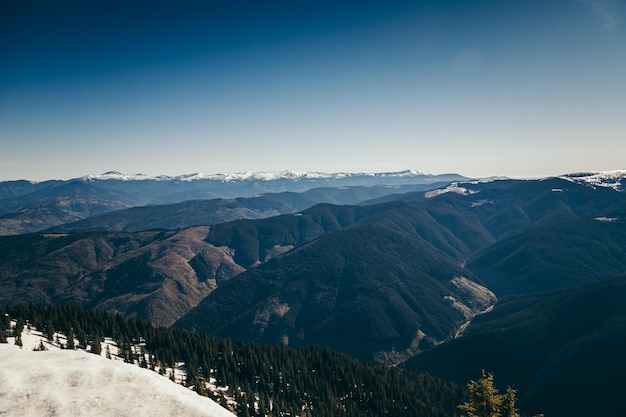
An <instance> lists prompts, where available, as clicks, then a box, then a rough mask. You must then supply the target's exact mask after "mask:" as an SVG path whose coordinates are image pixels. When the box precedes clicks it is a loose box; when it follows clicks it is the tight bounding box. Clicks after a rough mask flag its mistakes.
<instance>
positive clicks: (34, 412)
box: [0, 322, 233, 417]
mask: <svg viewBox="0 0 626 417" xmlns="http://www.w3.org/2000/svg"><path fill="white" fill-rule="evenodd" d="M14 324H15V323H14V322H12V325H14ZM21 339H22V345H23V346H22V348H20V347H19V346H16V345H15V338H14V337H9V338H8V342H9V343H0V416H20V417H21V416H24V417H30V416H32V417H35V416H37V417H39V416H72V417H73V416H98V417H102V416H120V417H123V416H133V417H135V416H150V417H160V416H163V417H165V416H178V415H184V416H199V417H200V416H203V417H233V414H232V413H231V412H230V411H228V410H226V409H225V408H223V407H221V406H220V405H218V404H217V403H216V402H215V401H213V400H211V399H210V398H207V397H202V396H200V395H198V394H196V393H195V392H193V391H191V390H190V389H188V388H186V387H184V386H182V385H180V384H177V383H174V382H172V381H171V380H170V379H169V378H167V377H165V376H161V375H159V374H158V373H156V372H154V371H151V370H148V369H144V368H140V367H139V366H137V365H136V364H129V363H125V362H123V361H122V360H121V358H119V357H117V353H118V349H117V346H115V343H114V342H113V341H112V340H111V339H109V338H106V339H105V341H104V342H103V343H102V353H101V355H95V354H93V353H88V352H86V351H84V350H80V349H78V350H71V349H70V350H64V349H60V348H59V347H58V346H56V345H55V343H50V342H48V341H47V340H46V338H45V337H44V336H43V334H42V333H41V332H40V331H38V330H36V329H29V328H25V329H24V331H23V332H22V336H21ZM55 339H58V340H59V341H60V343H62V344H65V343H66V342H67V340H66V338H65V336H64V335H62V334H56V336H55ZM76 342H77V341H76ZM40 345H43V347H44V348H45V349H46V350H43V351H38V350H36V349H38V348H39V346H40ZM107 350H108V353H109V355H110V356H111V357H112V359H107V358H106V356H107ZM171 371H172V370H170V369H168V370H167V374H170V372H171ZM176 373H177V375H176V379H177V380H180V381H182V380H184V377H185V375H184V369H181V370H177V372H176Z"/></svg>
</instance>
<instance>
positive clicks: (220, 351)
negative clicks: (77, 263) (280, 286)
mask: <svg viewBox="0 0 626 417" xmlns="http://www.w3.org/2000/svg"><path fill="white" fill-rule="evenodd" d="M0 318H1V320H0V342H3V341H4V342H6V337H7V335H13V334H14V333H15V332H17V330H21V328H23V326H25V325H29V326H32V327H34V328H37V329H40V330H41V331H42V332H43V333H44V335H46V337H48V338H50V339H52V338H53V337H54V336H53V335H54V334H55V333H62V334H64V335H66V336H67V337H68V339H67V340H68V342H67V345H66V346H65V347H66V348H69V349H71V348H83V349H89V350H90V351H92V352H93V353H97V354H100V350H99V349H100V342H101V341H102V340H103V339H104V337H110V338H112V339H113V340H114V341H115V342H116V344H117V346H118V348H119V353H118V354H119V356H121V357H122V358H124V360H125V361H127V362H129V363H137V364H139V365H140V366H143V367H146V368H150V369H152V370H153V371H155V372H158V371H159V370H161V372H163V371H162V370H163V369H167V368H174V367H175V366H176V365H177V364H180V363H181V362H184V364H185V367H186V371H187V372H186V380H185V381H182V383H184V384H185V385H186V386H188V387H189V388H190V389H194V390H195V391H196V392H198V394H200V395H205V396H209V397H212V398H213V399H214V400H216V401H218V402H220V403H221V404H222V405H224V406H227V405H228V404H227V397H229V398H234V399H235V401H236V403H237V406H236V407H237V409H236V410H233V411H236V413H237V415H238V416H257V415H267V416H312V415H314V416H320V417H325V416H346V417H350V416H355V417H356V416H358V417H367V416H372V417H378V416H424V417H429V416H433V417H436V416H450V415H454V414H455V412H456V405H457V404H459V403H460V402H462V401H463V399H464V398H465V395H466V390H465V388H464V387H462V386H459V385H455V384H452V383H448V382H444V381H442V380H439V379H437V378H434V377H432V376H429V375H428V374H424V373H419V372H417V371H413V370H407V369H400V368H388V367H377V366H372V365H370V364H367V363H365V362H361V361H358V360H355V359H352V358H351V357H349V356H347V355H345V354H342V353H338V352H335V351H332V350H330V349H327V348H319V347H306V348H298V349H292V348H281V347H276V346H268V345H261V344H254V343H250V342H239V341H231V340H229V339H218V338H215V337H212V336H209V335H206V334H196V333H194V332H191V331H189V330H184V329H175V328H166V327H156V326H154V325H153V324H151V323H148V322H143V321H139V320H135V319H128V318H125V317H123V316H121V315H119V314H110V313H106V312H102V311H94V310H91V309H89V308H87V307H83V306H72V305H65V306H60V307H52V306H35V305H32V304H29V305H28V306H24V305H17V306H5V307H3V308H1V307H0ZM9 318H10V319H11V320H15V321H16V326H15V328H14V331H13V333H9V331H10V324H9ZM72 335H73V337H72ZM74 338H75V339H76V340H77V341H78V346H74V343H73V339H74ZM16 343H17V341H16ZM137 345H141V346H145V352H146V353H147V355H146V356H147V358H148V359H144V357H146V356H144V355H141V354H140V353H139V352H138V351H137V350H136V349H135V348H133V346H137ZM213 379H214V381H215V384H216V385H218V386H223V387H228V389H227V390H226V392H225V393H224V395H220V394H216V393H214V392H212V391H210V390H207V389H206V384H205V383H204V382H205V381H209V380H213ZM231 408H232V406H231Z"/></svg>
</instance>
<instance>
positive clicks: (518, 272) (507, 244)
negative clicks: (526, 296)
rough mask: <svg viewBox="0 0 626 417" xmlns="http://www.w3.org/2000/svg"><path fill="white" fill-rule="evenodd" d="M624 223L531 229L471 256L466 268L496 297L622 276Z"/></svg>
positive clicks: (604, 220)
mask: <svg viewBox="0 0 626 417" xmlns="http://www.w3.org/2000/svg"><path fill="white" fill-rule="evenodd" d="M625 241H626V218H618V217H598V218H595V219H593V218H585V219H577V220H573V221H566V222H562V223H556V224H549V225H543V226H537V227H534V228H532V229H531V230H529V231H527V232H523V233H520V234H518V235H515V236H512V237H509V238H506V239H503V240H501V241H499V242H497V243H494V244H493V245H490V246H489V247H487V248H485V249H484V250H482V251H479V252H478V253H476V254H475V255H473V256H472V257H471V258H470V260H469V261H468V262H467V268H468V269H469V270H470V271H472V272H473V273H474V274H476V275H477V276H479V277H480V278H481V280H482V281H483V282H484V283H485V284H486V285H487V286H488V287H489V288H490V289H491V290H493V291H494V292H495V293H496V294H498V295H505V294H510V293H514V294H515V293H517V294H519V293H527V292H535V291H546V290H553V289H559V288H562V289H565V288H570V287H573V286H576V285H584V284H589V283H593V282H598V281H601V280H605V279H607V277H614V276H617V275H620V274H623V273H624V272H626V247H624V245H623V242H625Z"/></svg>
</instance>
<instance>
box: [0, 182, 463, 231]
mask: <svg viewBox="0 0 626 417" xmlns="http://www.w3.org/2000/svg"><path fill="white" fill-rule="evenodd" d="M464 179H466V178H465V177H462V176H460V175H456V174H443V175H429V174H422V173H420V172H418V171H413V170H408V171H401V172H393V173H373V174H367V173H364V174H351V173H337V174H325V173H319V172H303V173H296V172H291V171H283V172H277V173H273V172H258V173H239V174H216V175H210V176H203V175H201V174H193V175H183V176H178V177H167V176H160V177H148V176H145V175H124V174H121V173H118V172H115V171H111V172H107V173H105V174H102V175H88V176H85V177H82V178H77V179H72V180H68V181H58V180H51V181H44V182H30V181H24V180H22V181H7V182H1V183H0V235H12V234H20V233H28V232H35V231H39V230H44V229H47V228H50V227H53V226H58V225H62V224H66V223H70V222H73V221H78V220H82V219H85V218H88V217H90V216H93V215H96V214H102V213H106V212H111V211H114V210H120V209H125V208H130V207H136V206H145V205H148V204H174V203H181V202H183V201H189V200H199V199H202V200H207V199H223V200H214V201H213V202H210V203H209V202H205V203H204V204H206V205H207V207H197V206H196V207H185V206H183V207H176V208H173V210H172V211H173V212H174V213H176V212H179V211H184V212H186V213H187V214H185V216H186V217H187V218H186V219H180V217H179V218H178V220H177V221H174V222H172V221H170V222H169V223H168V222H167V221H166V222H165V223H164V224H156V225H150V224H148V225H134V226H133V225H131V226H128V227H129V228H130V229H131V230H144V227H147V228H150V227H165V228H178V227H189V226H193V225H197V224H207V223H208V224H213V223H218V222H224V221H228V220H233V219H235V218H261V217H268V216H271V215H276V214H281V213H285V212H292V211H298V210H301V209H304V208H307V207H310V206H311V205H313V204H315V203H321V202H328V203H337V204H356V203H358V202H360V201H363V200H367V199H371V198H376V197H380V196H382V195H385V194H389V193H398V192H408V191H412V190H420V191H421V190H425V189H429V188H437V187H439V186H442V185H443V184H445V183H449V182H451V181H458V180H464ZM329 187H331V188H336V187H355V188H354V189H353V190H352V193H349V192H345V191H342V192H340V193H338V192H337V190H329ZM314 188H321V189H320V190H318V191H313V190H312V189H314ZM303 191H308V193H307V194H305V195H301V196H295V195H293V194H288V195H278V196H275V197H271V196H265V197H264V198H262V199H261V200H258V201H257V200H246V199H243V200H242V198H245V197H253V196H258V195H260V194H266V193H284V192H290V193H299V192H303ZM234 199H237V200H234ZM268 200H269V201H268ZM281 200H282V201H284V202H282V203H281ZM206 211H209V213H208V214H205V215H204V216H203V215H202V212H206ZM162 214H163V213H158V212H157V213H154V214H152V216H151V217H160V218H162V217H165V216H162ZM169 214H170V213H168V216H167V217H169ZM138 215H139V216H141V217H143V218H145V217H146V216H144V215H143V213H139V214H138ZM194 216H195V218H194ZM189 217H191V218H189ZM196 218H197V219H196ZM111 220H112V219H111V218H107V219H103V220H102V221H101V222H100V224H102V225H107V226H104V227H105V230H111V228H115V227H118V229H120V230H122V229H124V227H125V226H126V225H125V224H123V225H119V224H118V225H116V222H115V220H113V221H111ZM96 222H97V221H96ZM79 228H80V226H79ZM81 230H84V229H82V228H81ZM113 230H115V229H113Z"/></svg>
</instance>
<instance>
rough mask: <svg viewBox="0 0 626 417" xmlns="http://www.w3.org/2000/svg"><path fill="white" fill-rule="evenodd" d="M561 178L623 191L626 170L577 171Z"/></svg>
mask: <svg viewBox="0 0 626 417" xmlns="http://www.w3.org/2000/svg"><path fill="white" fill-rule="evenodd" d="M560 178H562V179H565V180H568V181H573V182H578V183H586V184H589V185H592V186H594V187H607V188H613V189H615V190H617V191H623V190H624V188H623V187H622V183H623V181H624V180H625V179H626V170H615V171H599V172H577V173H573V174H566V175H563V176H561V177H560Z"/></svg>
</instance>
